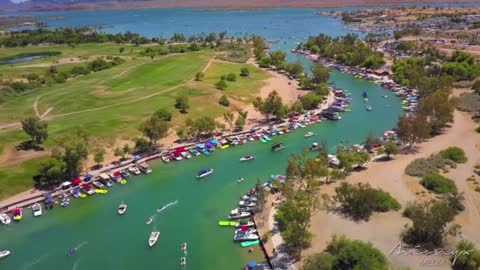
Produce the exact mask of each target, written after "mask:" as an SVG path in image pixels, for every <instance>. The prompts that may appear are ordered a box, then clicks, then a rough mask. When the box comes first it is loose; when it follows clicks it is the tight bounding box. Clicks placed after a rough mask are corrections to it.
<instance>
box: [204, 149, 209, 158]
mask: <svg viewBox="0 0 480 270" xmlns="http://www.w3.org/2000/svg"><path fill="white" fill-rule="evenodd" d="M202 153H203V154H204V155H205V156H210V152H209V151H208V150H207V149H203V150H202Z"/></svg>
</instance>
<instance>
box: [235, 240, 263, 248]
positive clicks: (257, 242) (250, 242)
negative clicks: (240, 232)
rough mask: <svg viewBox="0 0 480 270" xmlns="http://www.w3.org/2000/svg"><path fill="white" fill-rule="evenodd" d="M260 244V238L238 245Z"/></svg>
mask: <svg viewBox="0 0 480 270" xmlns="http://www.w3.org/2000/svg"><path fill="white" fill-rule="evenodd" d="M258 244H260V240H255V241H245V242H242V243H240V246H242V247H249V246H254V245H258Z"/></svg>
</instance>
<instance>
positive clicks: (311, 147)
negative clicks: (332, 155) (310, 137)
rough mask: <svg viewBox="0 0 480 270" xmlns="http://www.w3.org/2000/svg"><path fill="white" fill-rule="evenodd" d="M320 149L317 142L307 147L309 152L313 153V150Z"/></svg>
mask: <svg viewBox="0 0 480 270" xmlns="http://www.w3.org/2000/svg"><path fill="white" fill-rule="evenodd" d="M320 148H321V145H320V144H319V143H317V142H314V143H312V145H310V147H309V149H310V151H315V150H318V149H320Z"/></svg>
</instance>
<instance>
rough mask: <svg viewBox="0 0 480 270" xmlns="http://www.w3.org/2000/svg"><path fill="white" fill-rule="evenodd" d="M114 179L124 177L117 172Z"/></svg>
mask: <svg viewBox="0 0 480 270" xmlns="http://www.w3.org/2000/svg"><path fill="white" fill-rule="evenodd" d="M113 177H115V178H120V177H122V175H121V174H120V173H119V172H116V173H114V174H113Z"/></svg>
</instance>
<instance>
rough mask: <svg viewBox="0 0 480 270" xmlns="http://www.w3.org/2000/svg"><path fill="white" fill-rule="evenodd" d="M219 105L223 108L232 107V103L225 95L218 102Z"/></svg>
mask: <svg viewBox="0 0 480 270" xmlns="http://www.w3.org/2000/svg"><path fill="white" fill-rule="evenodd" d="M218 103H219V104H220V105H222V106H225V107H228V106H230V101H229V100H228V98H227V96H225V95H223V96H221V97H220V99H219V100H218Z"/></svg>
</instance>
